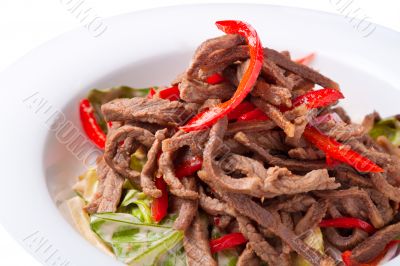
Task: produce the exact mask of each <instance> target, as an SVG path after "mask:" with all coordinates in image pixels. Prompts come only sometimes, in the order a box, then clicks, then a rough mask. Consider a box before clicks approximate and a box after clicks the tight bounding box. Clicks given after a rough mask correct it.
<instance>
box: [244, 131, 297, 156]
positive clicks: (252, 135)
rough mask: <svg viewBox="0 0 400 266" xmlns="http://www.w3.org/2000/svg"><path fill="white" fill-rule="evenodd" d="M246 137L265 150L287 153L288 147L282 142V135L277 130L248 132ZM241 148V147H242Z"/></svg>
mask: <svg viewBox="0 0 400 266" xmlns="http://www.w3.org/2000/svg"><path fill="white" fill-rule="evenodd" d="M246 136H247V137H248V138H249V140H250V141H252V142H254V143H256V144H257V145H258V146H261V147H262V148H264V149H266V150H276V151H282V152H287V151H288V149H289V148H288V146H287V145H286V144H285V142H284V138H285V136H284V134H283V132H282V131H278V130H267V131H259V132H248V133H246ZM242 146H243V145H242Z"/></svg>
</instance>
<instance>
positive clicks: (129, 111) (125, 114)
mask: <svg viewBox="0 0 400 266" xmlns="http://www.w3.org/2000/svg"><path fill="white" fill-rule="evenodd" d="M101 111H102V113H103V115H104V118H105V119H106V121H140V122H149V123H155V124H159V125H163V126H176V125H180V124H183V123H185V122H186V121H187V119H188V117H190V116H192V115H194V114H195V113H196V112H197V110H194V109H193V105H185V104H183V103H181V102H178V101H169V100H164V99H159V98H154V99H148V98H142V97H135V98H131V99H115V100H113V101H111V102H108V103H106V104H103V105H102V106H101Z"/></svg>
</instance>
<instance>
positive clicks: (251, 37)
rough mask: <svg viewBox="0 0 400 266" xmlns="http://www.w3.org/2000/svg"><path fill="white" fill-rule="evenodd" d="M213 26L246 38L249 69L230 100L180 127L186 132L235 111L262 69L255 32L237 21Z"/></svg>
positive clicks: (258, 41)
mask: <svg viewBox="0 0 400 266" xmlns="http://www.w3.org/2000/svg"><path fill="white" fill-rule="evenodd" d="M215 24H216V25H217V27H218V28H219V29H220V30H222V31H224V32H225V33H227V34H240V35H242V36H244V37H245V38H246V41H247V44H248V47H249V51H250V63H249V67H248V68H247V70H246V72H245V73H244V75H243V78H242V80H241V81H240V83H239V86H238V88H237V90H236V92H235V93H234V95H233V96H232V98H231V99H230V100H228V101H226V102H223V103H221V104H219V105H217V106H215V107H213V108H210V109H208V110H205V111H203V112H201V113H199V114H197V115H196V116H195V117H194V118H192V119H191V120H190V121H189V122H188V123H187V124H186V125H185V126H183V127H181V129H182V130H184V131H186V132H190V131H194V130H200V129H203V128H206V127H209V126H211V125H213V124H214V123H216V122H217V121H218V120H219V119H220V118H221V117H224V116H225V115H227V114H228V113H229V112H230V111H232V110H233V109H235V108H236V107H237V106H238V105H239V104H240V103H241V102H242V101H243V100H244V99H245V98H246V96H247V95H248V94H249V92H250V91H251V89H252V87H253V85H254V83H255V82H256V80H257V77H258V74H259V73H260V70H261V67H262V62H263V59H264V54H263V47H262V44H261V41H260V38H259V37H258V34H257V32H256V31H255V30H254V28H253V27H252V26H250V25H249V24H247V23H245V22H242V21H237V20H225V21H217V22H216V23H215Z"/></svg>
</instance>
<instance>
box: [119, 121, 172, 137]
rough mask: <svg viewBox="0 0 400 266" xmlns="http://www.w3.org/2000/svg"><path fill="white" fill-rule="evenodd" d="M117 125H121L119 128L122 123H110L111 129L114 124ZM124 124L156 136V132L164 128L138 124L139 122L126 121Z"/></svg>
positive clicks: (152, 124) (142, 123)
mask: <svg viewBox="0 0 400 266" xmlns="http://www.w3.org/2000/svg"><path fill="white" fill-rule="evenodd" d="M118 123H119V124H121V125H120V126H119V127H121V126H122V125H123V124H122V122H118V121H113V122H112V125H113V127H114V124H118ZM124 124H125V125H131V126H134V127H140V128H143V129H146V130H148V131H150V132H151V133H153V134H156V132H157V131H158V130H162V129H165V127H164V126H162V125H159V124H154V123H146V122H140V121H126V122H124Z"/></svg>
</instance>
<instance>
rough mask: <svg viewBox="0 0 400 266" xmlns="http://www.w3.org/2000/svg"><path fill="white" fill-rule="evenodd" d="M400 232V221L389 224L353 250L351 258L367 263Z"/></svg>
mask: <svg viewBox="0 0 400 266" xmlns="http://www.w3.org/2000/svg"><path fill="white" fill-rule="evenodd" d="M399 234H400V223H396V224H392V225H389V226H387V227H385V228H383V229H381V230H379V231H378V232H376V233H375V234H373V235H372V236H370V237H369V238H367V239H366V240H365V241H364V242H362V243H361V244H360V245H358V246H356V247H355V248H354V249H353V250H352V254H351V259H352V260H354V261H355V262H358V263H367V262H369V261H371V260H373V259H374V258H376V256H378V255H379V254H380V253H381V252H382V251H383V250H384V249H385V246H386V244H387V243H389V242H390V241H391V240H393V238H394V237H396V236H398V235H399Z"/></svg>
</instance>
